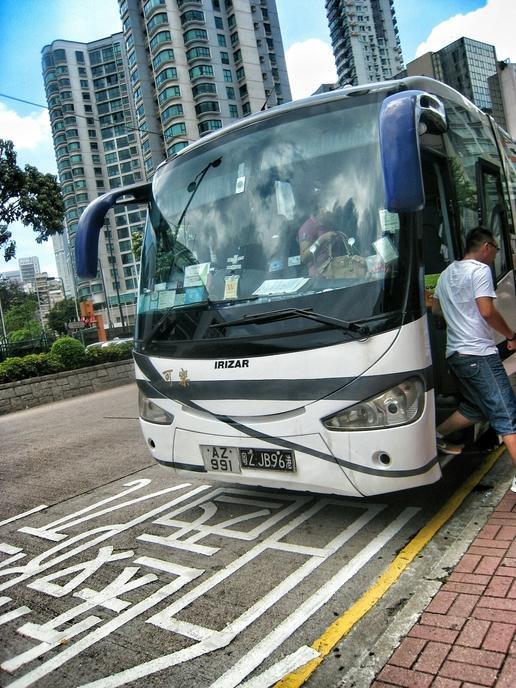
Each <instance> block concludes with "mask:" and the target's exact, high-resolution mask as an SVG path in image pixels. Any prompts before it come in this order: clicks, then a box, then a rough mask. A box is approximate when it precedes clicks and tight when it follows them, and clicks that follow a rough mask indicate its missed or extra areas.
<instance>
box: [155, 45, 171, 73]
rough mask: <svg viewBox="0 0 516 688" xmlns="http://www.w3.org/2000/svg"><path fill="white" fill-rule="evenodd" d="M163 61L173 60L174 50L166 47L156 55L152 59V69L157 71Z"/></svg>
mask: <svg viewBox="0 0 516 688" xmlns="http://www.w3.org/2000/svg"><path fill="white" fill-rule="evenodd" d="M164 62H174V51H173V50H172V48H166V49H165V50H162V51H161V52H160V53H158V54H157V55H156V57H155V58H154V60H153V61H152V66H153V68H154V71H157V69H158V67H160V66H161V65H162V64H163V63H164Z"/></svg>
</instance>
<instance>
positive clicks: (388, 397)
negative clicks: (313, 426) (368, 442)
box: [322, 377, 425, 430]
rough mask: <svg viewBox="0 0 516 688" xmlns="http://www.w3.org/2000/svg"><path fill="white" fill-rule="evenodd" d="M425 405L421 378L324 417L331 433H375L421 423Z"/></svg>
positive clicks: (411, 378)
mask: <svg viewBox="0 0 516 688" xmlns="http://www.w3.org/2000/svg"><path fill="white" fill-rule="evenodd" d="M424 405H425V387H424V384H423V381H422V380H421V379H420V378H418V377H410V378H408V379H407V380H404V381H403V382H400V384H398V385H396V386H395V387H391V389H388V390H386V391H385V392H382V393H381V394H378V395H377V396H375V397H372V398H371V399H366V400H365V401H361V402H360V403H358V404H354V405H353V406H350V407H349V408H347V409H345V410H344V411H339V412H338V413H335V414H334V415H333V416H329V417H328V418H323V420H322V423H323V425H324V427H326V428H328V430H375V429H377V428H390V427H393V426H396V425H405V424H407V423H412V422H413V421H415V420H417V419H418V418H419V417H420V416H421V414H422V413H423V408H424Z"/></svg>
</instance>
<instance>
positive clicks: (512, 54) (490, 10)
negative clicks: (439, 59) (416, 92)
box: [416, 0, 516, 62]
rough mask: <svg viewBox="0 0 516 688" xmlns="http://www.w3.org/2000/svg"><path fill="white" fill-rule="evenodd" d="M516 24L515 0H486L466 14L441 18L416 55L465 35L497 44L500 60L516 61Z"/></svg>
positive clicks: (418, 48) (440, 46)
mask: <svg viewBox="0 0 516 688" xmlns="http://www.w3.org/2000/svg"><path fill="white" fill-rule="evenodd" d="M515 26H516V2H514V0H487V3H486V5H485V7H481V8H480V9H478V10H474V11H473V12H468V13H467V14H456V15H455V16H453V17H450V18H449V19H447V20H446V21H443V22H441V23H440V24H438V25H437V26H435V27H434V28H433V29H432V32H431V33H430V35H429V36H428V38H427V39H426V41H424V42H423V43H421V44H420V45H419V46H418V47H417V50H416V57H419V56H420V55H424V53H427V52H430V51H432V52H436V51H437V50H441V48H444V47H445V46H446V45H449V44H450V43H453V41H455V40H457V39H458V38H462V37H463V36H465V37H466V38H473V39H474V40H476V41H482V42H483V43H490V44H491V45H494V46H495V48H496V56H497V58H498V59H499V60H505V59H506V58H510V60H511V61H512V62H514V61H516V49H515V41H514V27H515Z"/></svg>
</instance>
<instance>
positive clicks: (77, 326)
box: [67, 320, 86, 330]
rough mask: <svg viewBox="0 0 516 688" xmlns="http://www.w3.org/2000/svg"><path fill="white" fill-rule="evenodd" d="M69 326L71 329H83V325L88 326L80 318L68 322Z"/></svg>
mask: <svg viewBox="0 0 516 688" xmlns="http://www.w3.org/2000/svg"><path fill="white" fill-rule="evenodd" d="M67 327H68V329H69V330H82V328H83V327H86V323H84V322H81V321H80V320H77V321H72V322H69V323H68V325H67Z"/></svg>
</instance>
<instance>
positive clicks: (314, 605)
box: [210, 507, 419, 688]
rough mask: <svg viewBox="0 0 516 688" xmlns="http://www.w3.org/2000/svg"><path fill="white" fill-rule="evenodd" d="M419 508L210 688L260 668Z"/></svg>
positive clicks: (228, 687) (229, 684)
mask: <svg viewBox="0 0 516 688" xmlns="http://www.w3.org/2000/svg"><path fill="white" fill-rule="evenodd" d="M418 511H419V509H418V508H412V507H409V508H407V509H404V511H402V513H401V514H400V515H399V516H398V518H396V519H395V520H394V521H392V523H390V524H389V525H388V526H387V527H386V528H384V530H382V532H381V533H379V534H378V535H377V536H376V537H375V538H374V539H373V540H371V541H370V542H369V543H368V544H367V545H366V546H365V547H364V548H363V549H362V550H361V551H360V552H359V553H358V554H357V555H356V556H354V557H353V559H351V560H350V561H349V562H348V564H346V566H343V567H342V569H340V571H339V572H338V573H336V574H335V575H334V576H333V578H330V580H328V581H327V582H326V583H324V585H322V586H321V587H320V588H319V590H318V591H317V592H316V593H315V594H313V595H312V596H311V597H309V598H308V599H307V600H305V601H304V602H303V603H302V604H301V605H299V607H298V608H297V609H296V610H295V611H294V612H293V613H292V614H290V616H288V617H287V618H286V619H285V620H284V621H283V622H282V623H280V624H279V625H278V626H276V628H275V629H274V630H273V631H271V633H269V635H268V636H266V637H265V638H264V639H263V640H262V641H261V642H260V643H258V645H255V646H254V647H253V649H252V650H251V651H250V652H248V653H247V654H246V655H244V656H243V657H242V658H241V659H240V660H239V661H238V662H237V663H236V664H235V665H234V666H233V667H231V669H229V671H226V673H225V674H223V675H222V676H220V677H219V678H218V679H217V680H216V681H215V682H214V683H212V684H211V686H210V688H235V687H236V686H238V685H239V683H240V682H241V681H242V680H243V679H244V678H245V677H246V676H249V674H250V673H251V671H253V670H254V669H256V667H258V666H260V664H261V663H262V662H264V661H265V660H266V659H267V657H269V656H270V655H271V654H272V652H274V650H275V649H276V648H277V647H279V646H280V645H281V644H282V643H283V642H284V641H285V640H286V639H287V638H289V637H290V636H291V635H292V633H293V632H294V631H295V630H296V629H298V628H299V627H300V626H302V625H303V623H305V621H306V620H307V619H309V618H310V617H311V616H312V615H313V614H314V613H315V612H316V611H318V610H319V609H320V608H321V607H322V606H323V605H324V604H326V602H328V600H330V599H331V598H332V597H333V595H334V594H335V593H336V592H337V591H338V590H340V588H341V587H342V586H343V585H344V583H346V582H347V581H348V580H349V579H350V578H351V577H352V576H354V575H355V574H356V573H357V572H358V571H360V569H361V568H362V567H363V566H364V565H365V564H366V563H367V562H368V561H370V560H371V559H372V558H373V557H374V556H375V555H376V554H378V552H379V551H380V550H381V549H382V547H384V546H385V545H386V544H387V543H388V542H389V540H391V539H392V538H393V537H394V535H396V533H398V532H399V531H400V530H401V529H402V528H403V527H404V526H405V525H406V524H407V523H408V522H409V521H410V520H411V519H412V518H413V517H414V516H415V515H416V514H417V513H418Z"/></svg>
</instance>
